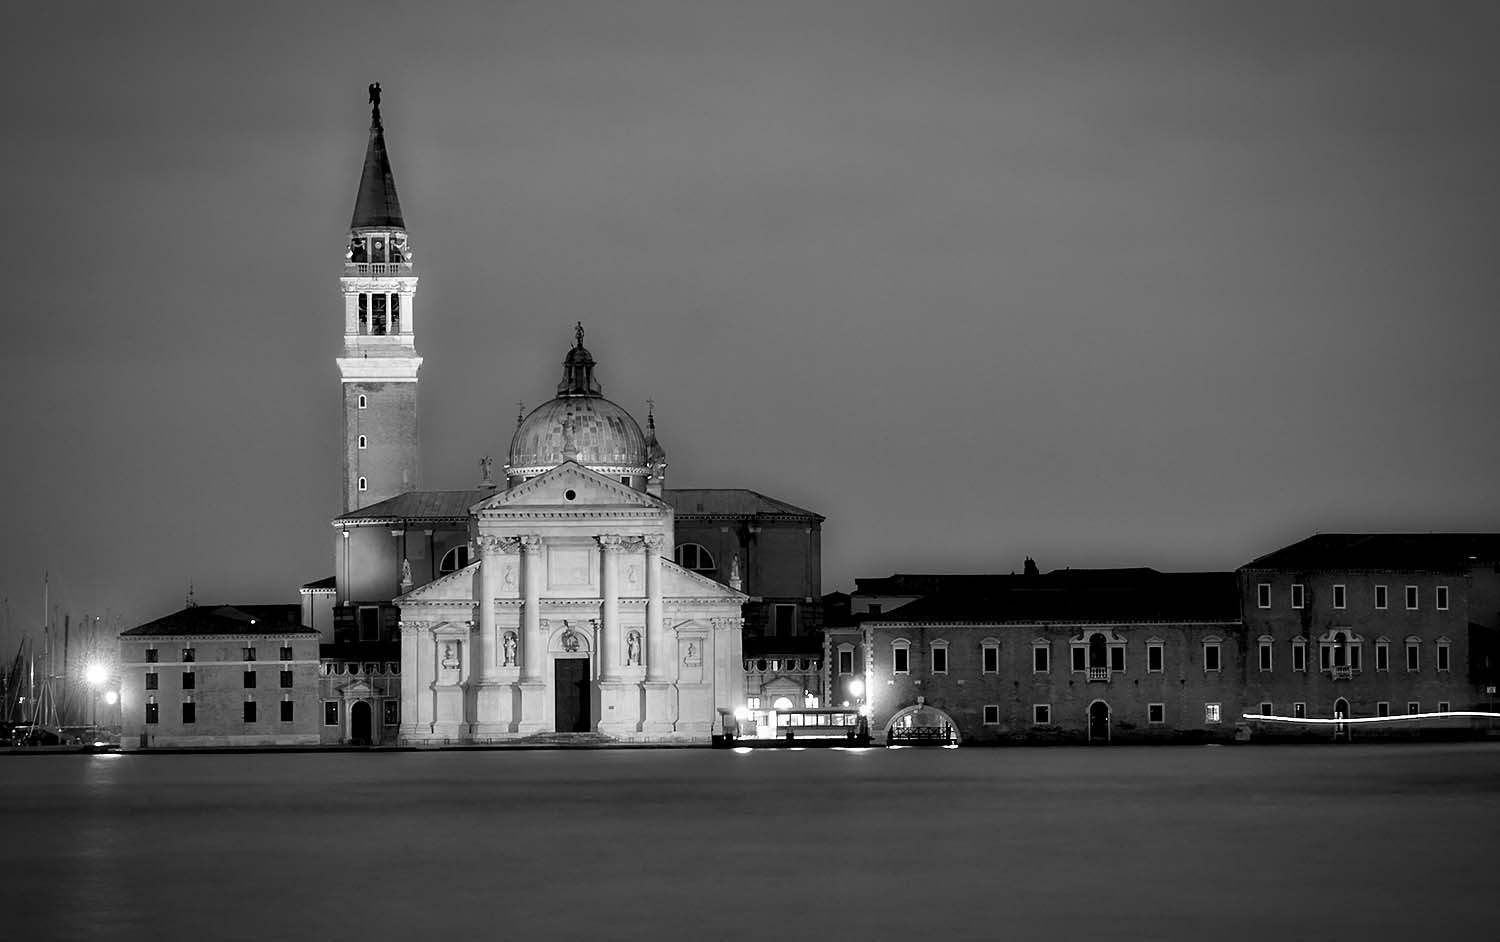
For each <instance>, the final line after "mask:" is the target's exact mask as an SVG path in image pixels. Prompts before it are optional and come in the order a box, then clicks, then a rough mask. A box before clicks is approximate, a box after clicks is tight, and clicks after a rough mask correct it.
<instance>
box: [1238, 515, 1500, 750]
mask: <svg viewBox="0 0 1500 942" xmlns="http://www.w3.org/2000/svg"><path fill="white" fill-rule="evenodd" d="M1497 564H1500V536H1496V535H1492V534H1454V533H1423V534H1358V533H1353V534H1351V533H1320V534H1317V535H1316V536H1312V537H1309V538H1307V539H1305V540H1302V541H1301V542H1298V543H1295V544H1292V545H1291V546H1287V547H1284V548H1282V549H1279V550H1277V551H1275V552H1273V553H1269V554H1267V555H1265V556H1262V557H1260V558H1258V559H1256V560H1254V561H1253V562H1251V563H1249V564H1247V565H1246V566H1244V567H1243V568H1241V569H1240V570H1239V580H1240V607H1241V618H1242V619H1243V621H1244V625H1245V636H1246V641H1247V644H1248V645H1249V648H1250V657H1249V658H1248V663H1247V666H1246V670H1245V702H1246V704H1247V707H1248V709H1249V710H1251V711H1253V712H1255V713H1257V714H1268V715H1278V716H1291V717H1314V718H1327V719H1332V718H1337V717H1340V716H1347V717H1371V716H1375V717H1379V716H1390V715H1400V714H1419V713H1444V712H1450V711H1455V710H1473V709H1486V708H1488V707H1489V706H1490V705H1491V704H1492V703H1493V700H1494V696H1493V693H1492V692H1490V691H1489V688H1491V687H1492V686H1493V685H1494V682H1495V681H1494V674H1493V666H1492V651H1493V636H1494V631H1495V625H1496V619H1497V617H1500V574H1497ZM1470 725H1471V724H1470V723H1469V722H1468V721H1467V720H1454V721H1433V722H1431V723H1421V724H1409V725H1408V724H1400V725H1392V726H1388V727H1387V726H1379V725H1375V726H1360V727H1358V731H1357V733H1356V735H1358V736H1360V737H1370V736H1405V735H1412V734H1414V733H1432V732H1436V731H1441V730H1447V731H1450V732H1455V733H1460V732H1464V731H1466V730H1467V729H1468V728H1469V726H1470ZM1257 732H1258V733H1261V732H1264V733H1268V734H1273V735H1313V736H1327V735H1329V731H1328V729H1327V728H1319V727H1297V726H1293V725H1282V726H1274V725H1273V726H1267V727H1266V728H1265V729H1264V730H1263V731H1262V730H1257Z"/></svg>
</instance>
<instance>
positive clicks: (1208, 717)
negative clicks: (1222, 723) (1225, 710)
mask: <svg viewBox="0 0 1500 942" xmlns="http://www.w3.org/2000/svg"><path fill="white" fill-rule="evenodd" d="M1203 722H1205V723H1217V722H1219V705H1218V704H1217V703H1205V704H1203Z"/></svg>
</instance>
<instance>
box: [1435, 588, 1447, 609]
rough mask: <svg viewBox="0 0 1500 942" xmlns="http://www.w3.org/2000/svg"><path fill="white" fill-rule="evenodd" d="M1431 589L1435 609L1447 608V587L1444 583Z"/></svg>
mask: <svg viewBox="0 0 1500 942" xmlns="http://www.w3.org/2000/svg"><path fill="white" fill-rule="evenodd" d="M1432 591H1433V604H1434V605H1436V606H1437V610H1438V611H1440V612H1446V611H1447V610H1448V601H1449V600H1448V587H1447V586H1445V585H1440V586H1434V587H1433V590H1432Z"/></svg>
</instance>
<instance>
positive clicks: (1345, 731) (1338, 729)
mask: <svg viewBox="0 0 1500 942" xmlns="http://www.w3.org/2000/svg"><path fill="white" fill-rule="evenodd" d="M1333 718H1334V719H1336V720H1347V719H1348V718H1349V701H1348V700H1345V699H1344V698H1343V697H1339V698H1338V699H1337V700H1335V701H1333ZM1333 738H1334V739H1348V738H1349V724H1347V723H1336V724H1334V727H1333Z"/></svg>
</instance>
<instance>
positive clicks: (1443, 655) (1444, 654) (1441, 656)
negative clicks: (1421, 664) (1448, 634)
mask: <svg viewBox="0 0 1500 942" xmlns="http://www.w3.org/2000/svg"><path fill="white" fill-rule="evenodd" d="M1448 657H1449V655H1448V645H1446V644H1443V643H1442V642H1438V646H1437V669H1438V670H1440V671H1445V670H1448V669H1449V666H1448Z"/></svg>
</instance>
